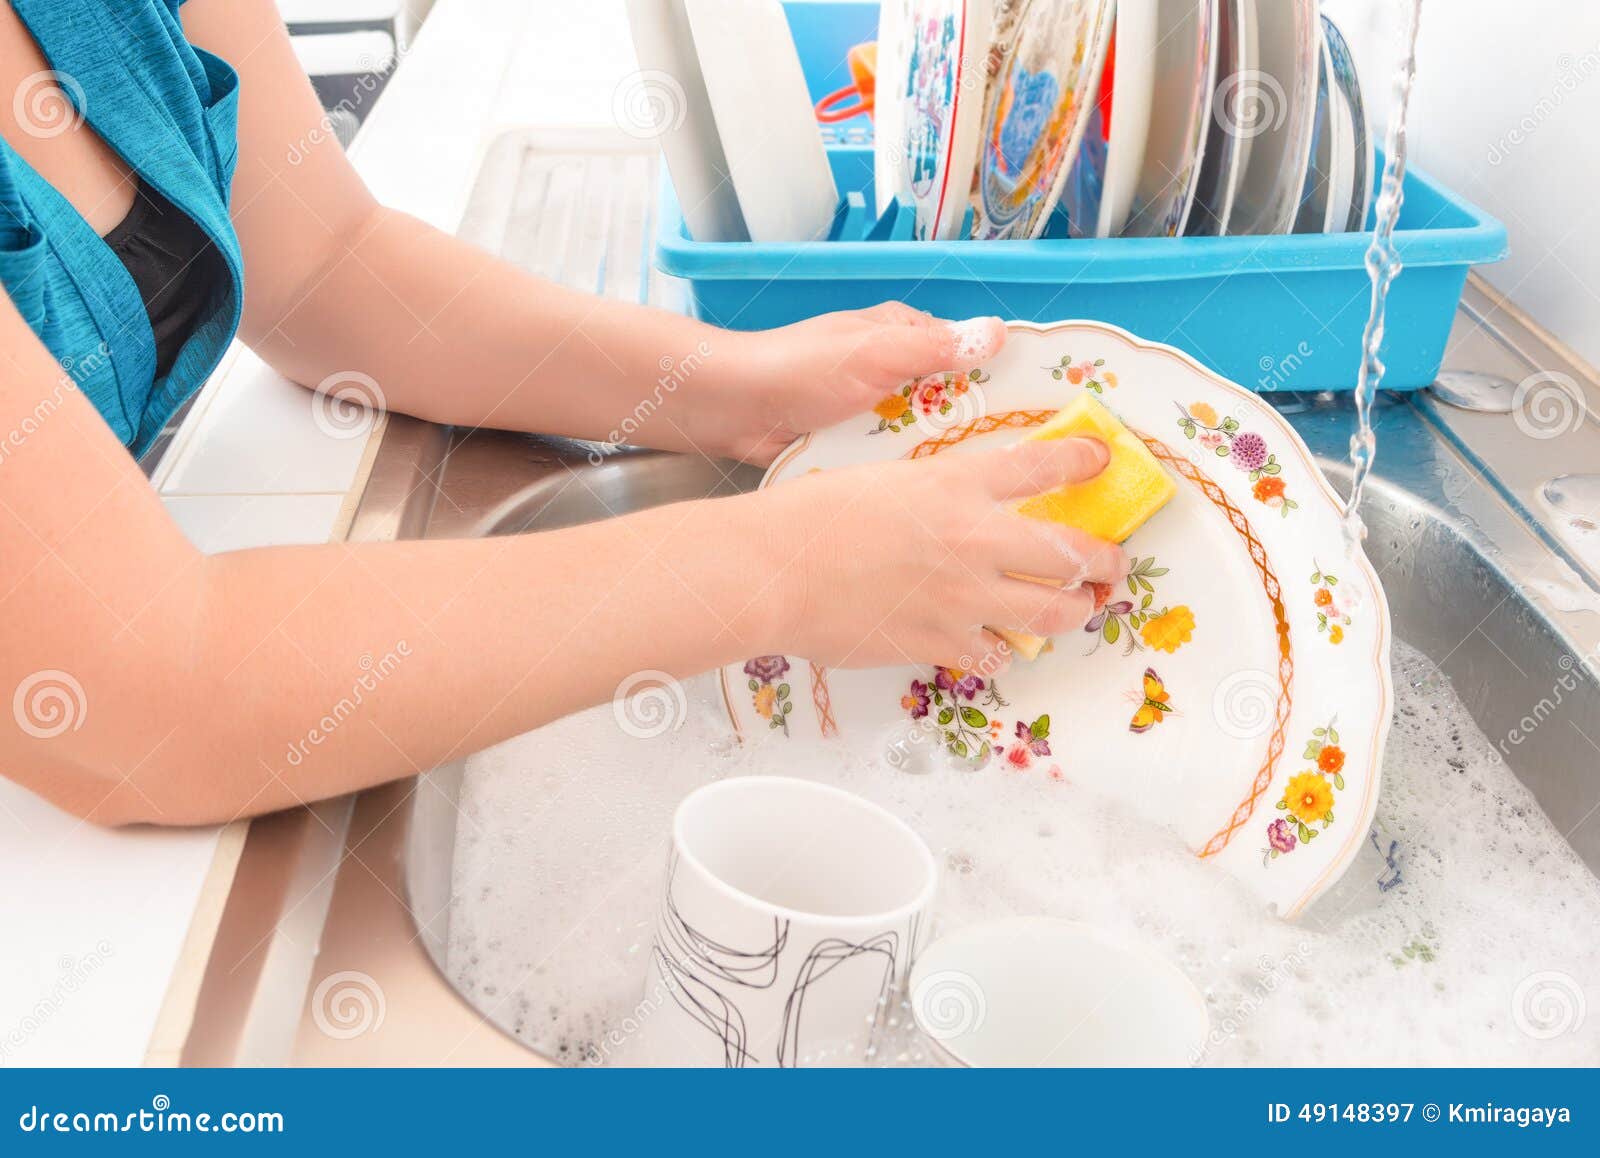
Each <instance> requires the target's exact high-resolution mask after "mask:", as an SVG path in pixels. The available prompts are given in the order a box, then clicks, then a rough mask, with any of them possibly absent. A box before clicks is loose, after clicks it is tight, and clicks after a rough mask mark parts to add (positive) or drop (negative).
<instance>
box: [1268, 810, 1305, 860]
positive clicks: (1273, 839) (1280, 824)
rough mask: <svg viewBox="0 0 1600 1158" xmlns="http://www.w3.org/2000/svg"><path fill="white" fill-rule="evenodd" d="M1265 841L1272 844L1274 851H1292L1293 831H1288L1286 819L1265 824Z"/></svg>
mask: <svg viewBox="0 0 1600 1158" xmlns="http://www.w3.org/2000/svg"><path fill="white" fill-rule="evenodd" d="M1267 843H1268V844H1270V845H1271V846H1272V851H1274V852H1293V851H1294V846H1295V843H1296V842H1295V837H1294V833H1292V832H1290V831H1289V822H1288V821H1287V820H1274V821H1273V822H1272V823H1271V824H1269V825H1267ZM1296 863H1298V862H1296Z"/></svg>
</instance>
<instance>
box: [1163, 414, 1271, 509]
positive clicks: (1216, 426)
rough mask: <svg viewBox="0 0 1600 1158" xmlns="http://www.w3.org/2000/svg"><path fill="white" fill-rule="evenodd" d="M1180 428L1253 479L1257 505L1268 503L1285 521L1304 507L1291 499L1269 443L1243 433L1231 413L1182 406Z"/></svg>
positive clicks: (1244, 431) (1202, 445)
mask: <svg viewBox="0 0 1600 1158" xmlns="http://www.w3.org/2000/svg"><path fill="white" fill-rule="evenodd" d="M1178 414H1179V415H1180V417H1179V418H1178V429H1180V430H1182V431H1183V436H1184V437H1185V438H1187V439H1190V440H1192V441H1194V442H1196V443H1198V444H1199V446H1200V448H1201V449H1202V450H1209V451H1211V452H1212V453H1213V454H1215V455H1216V456H1217V457H1218V458H1225V459H1227V460H1228V462H1229V463H1230V464H1231V465H1233V466H1235V467H1237V468H1238V469H1239V470H1242V471H1244V472H1245V473H1246V474H1247V475H1249V476H1250V482H1251V487H1250V494H1251V497H1253V498H1254V499H1255V500H1256V501H1257V502H1259V503H1265V504H1266V505H1267V506H1269V507H1271V508H1273V509H1274V510H1276V511H1277V512H1278V513H1279V514H1281V515H1283V516H1284V517H1285V518H1287V517H1288V516H1289V512H1290V511H1292V510H1295V509H1296V508H1298V507H1299V506H1300V504H1299V503H1297V502H1295V501H1294V500H1293V499H1291V498H1290V497H1289V488H1288V484H1287V483H1285V482H1284V481H1283V478H1282V475H1283V465H1282V464H1281V463H1279V462H1278V456H1277V455H1276V454H1274V453H1272V452H1271V451H1270V450H1268V448H1267V440H1266V439H1265V438H1262V437H1261V435H1259V434H1256V433H1255V432H1253V431H1249V430H1241V429H1240V426H1239V420H1238V419H1237V418H1235V417H1233V416H1232V415H1231V414H1230V415H1227V416H1225V417H1223V416H1219V415H1218V414H1217V410H1216V407H1214V406H1212V405H1211V403H1209V402H1191V403H1190V404H1189V405H1188V406H1184V405H1183V404H1182V403H1179V404H1178Z"/></svg>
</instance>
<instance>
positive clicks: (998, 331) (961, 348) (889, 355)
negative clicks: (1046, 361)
mask: <svg viewBox="0 0 1600 1158" xmlns="http://www.w3.org/2000/svg"><path fill="white" fill-rule="evenodd" d="M882 341H883V345H882V347H881V349H882V351H883V357H884V360H885V361H886V362H887V364H888V369H889V372H890V373H891V374H892V375H894V376H895V377H898V378H918V377H921V376H922V375H924V374H933V373H937V372H938V371H940V370H970V369H971V368H972V367H974V366H976V365H978V364H979V363H980V362H986V361H988V360H989V359H990V358H992V357H994V356H995V354H997V353H999V351H1000V347H1001V346H1003V345H1005V342H1006V325H1005V323H1004V322H1003V321H1001V320H1000V319H999V318H967V319H966V320H965V321H959V322H949V321H945V320H944V319H942V318H934V317H928V316H926V315H924V316H922V317H919V318H916V319H913V320H910V321H906V322H901V323H898V324H895V325H891V326H886V327H884V334H883V339H882Z"/></svg>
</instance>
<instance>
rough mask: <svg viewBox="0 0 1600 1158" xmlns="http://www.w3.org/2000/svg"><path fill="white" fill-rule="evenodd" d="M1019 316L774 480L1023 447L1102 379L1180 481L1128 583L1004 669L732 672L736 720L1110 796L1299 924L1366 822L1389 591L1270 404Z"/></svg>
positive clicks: (742, 668) (811, 744) (1386, 685)
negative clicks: (999, 339) (993, 348)
mask: <svg viewBox="0 0 1600 1158" xmlns="http://www.w3.org/2000/svg"><path fill="white" fill-rule="evenodd" d="M1010 331H1011V334H1010V341H1009V342H1008V343H1007V345H1006V348H1005V350H1004V351H1003V352H1002V353H1001V354H1000V356H999V357H997V358H995V359H993V360H992V361H991V362H990V363H988V364H986V365H984V366H978V367H963V368H961V369H960V370H959V371H957V372H952V373H947V374H940V375H934V376H931V377H928V378H924V379H920V380H918V381H916V382H910V383H907V384H906V385H905V386H904V387H902V388H901V389H900V390H899V391H897V392H896V393H894V394H892V395H890V396H889V397H888V398H885V399H884V400H883V401H882V402H881V403H879V404H878V406H877V407H876V408H875V409H874V411H873V412H871V413H869V414H865V415H862V416H861V417H859V418H856V419H853V420H851V421H848V422H845V423H842V424H840V425H838V426H835V427H833V428H831V429H829V430H825V431H820V432H818V433H815V434H812V435H808V436H806V437H805V438H802V439H801V440H799V441H798V442H796V443H795V444H794V445H793V446H791V447H789V449H788V450H786V451H785V452H784V453H783V454H782V455H780V456H779V457H778V459H777V461H776V462H774V463H773V465H772V468H771V469H770V470H769V471H768V472H767V475H766V478H765V479H764V480H763V481H762V484H761V485H762V486H770V485H772V484H773V483H774V482H777V481H780V480H782V479H787V478H794V477H797V476H799V475H801V474H805V473H807V472H809V471H813V470H828V469H832V468H835V467H841V466H848V465H852V464H855V463H862V462H871V461H881V460H884V459H889V458H920V457H924V456H927V455H933V454H946V453H948V454H963V453H968V452H969V451H970V450H971V449H972V448H973V447H975V446H979V445H983V446H992V445H995V444H997V443H1000V442H1004V441H1014V440H1016V439H1019V438H1021V437H1023V436H1024V435H1025V434H1026V433H1027V431H1028V430H1029V429H1031V428H1033V427H1035V426H1038V425H1040V424H1041V423H1043V422H1044V421H1045V420H1046V419H1048V418H1049V417H1050V416H1051V415H1053V414H1054V413H1055V412H1056V411H1057V410H1059V409H1060V408H1061V407H1062V406H1064V405H1066V404H1067V403H1068V402H1070V401H1071V400H1072V399H1073V398H1074V397H1076V396H1077V395H1078V394H1080V393H1081V392H1083V391H1091V392H1093V393H1094V394H1096V395H1098V396H1099V397H1100V399H1101V400H1102V401H1104V402H1105V403H1106V404H1107V405H1108V406H1109V407H1111V408H1112V409H1113V410H1114V411H1116V412H1117V413H1118V414H1119V415H1120V416H1121V418H1122V419H1123V421H1124V422H1126V423H1127V424H1128V425H1129V426H1130V427H1132V428H1133V429H1134V431H1135V432H1136V433H1137V434H1138V435H1139V436H1140V437H1141V438H1142V439H1143V440H1144V442H1145V444H1146V445H1147V446H1149V447H1150V449H1151V451H1152V452H1153V453H1154V454H1155V455H1156V457H1157V458H1158V459H1159V460H1160V461H1161V462H1162V463H1163V464H1164V465H1165V466H1166V467H1167V469H1168V470H1170V471H1171V472H1172V473H1173V475H1174V476H1175V477H1176V478H1177V480H1178V484H1179V486H1178V493H1177V496H1176V497H1175V498H1174V499H1173V500H1172V502H1171V503H1169V504H1168V505H1167V507H1166V508H1165V509H1163V510H1162V511H1161V512H1160V513H1159V514H1157V515H1156V516H1155V517H1154V518H1153V519H1152V520H1151V521H1150V522H1149V523H1147V524H1146V525H1145V526H1144V527H1143V528H1141V529H1140V530H1139V531H1138V532H1137V533H1136V534H1135V535H1134V536H1133V538H1132V539H1130V540H1129V541H1128V543H1127V552H1128V557H1129V560H1130V572H1129V574H1128V576H1127V578H1126V579H1125V580H1124V581H1123V582H1122V583H1120V584H1117V585H1115V586H1113V587H1112V588H1110V589H1102V590H1100V591H1097V593H1096V595H1097V604H1098V610H1097V612H1096V614H1095V616H1094V618H1093V619H1092V620H1091V621H1090V622H1089V624H1088V625H1087V626H1086V627H1085V628H1084V630H1082V631H1080V632H1075V633H1071V634H1069V635H1064V636H1058V637H1057V638H1056V639H1055V640H1054V646H1053V648H1052V649H1051V650H1050V651H1048V652H1047V653H1046V654H1044V655H1042V656H1040V657H1039V659H1038V660H1036V661H1034V662H1033V663H1022V662H1018V663H1015V664H1013V665H1012V666H1011V667H1010V668H1009V669H1007V670H1006V671H1004V672H1002V673H998V674H995V675H986V674H985V673H983V672H981V671H957V670H951V669H943V668H936V667H910V666H906V667H892V668H876V669H871V670H842V669H826V670H825V669H823V668H821V667H818V666H817V665H815V664H812V663H810V662H808V661H806V660H805V659H802V658H800V657H797V656H756V657H752V658H751V659H749V660H748V661H747V662H745V663H743V664H734V665H730V666H728V667H727V668H725V669H723V672H722V689H723V695H724V698H725V701H726V706H727V709H728V712H729V714H730V716H731V717H732V720H733V724H734V727H735V729H736V730H737V731H738V732H739V734H740V735H741V736H742V737H745V738H747V739H749V738H754V737H758V736H759V737H765V738H766V739H767V740H768V741H769V742H772V743H782V744H788V745H794V746H796V747H797V748H802V749H813V750H815V749H816V748H818V747H822V746H832V745H837V744H841V743H842V744H848V745H849V746H850V747H851V748H852V750H856V751H860V752H862V753H863V754H873V753H874V752H877V753H878V754H889V755H890V756H891V757H899V758H900V759H894V760H892V762H901V761H902V760H903V759H904V758H907V754H908V753H910V757H909V758H913V759H916V758H921V759H926V758H927V757H928V755H929V754H930V753H937V752H939V751H941V750H942V751H943V752H945V753H948V754H950V755H952V756H953V757H954V758H955V763H956V766H957V767H959V768H962V769H964V770H969V771H970V774H973V775H985V776H1017V775H1022V776H1042V777H1049V778H1052V779H1055V780H1061V781H1073V782H1076V783H1079V784H1082V785H1085V786H1088V787H1091V788H1093V789H1094V790H1095V791H1098V792H1103V793H1106V794H1108V795H1112V796H1115V797H1117V798H1120V799H1122V800H1125V801H1126V802H1127V803H1128V804H1130V805H1131V806H1132V807H1134V808H1136V809H1139V810H1140V811H1141V812H1142V813H1143V814H1144V815H1146V816H1148V817H1149V818H1150V819H1151V820H1153V821H1156V822H1159V823H1161V824H1164V825H1166V826H1168V827H1169V828H1171V829H1173V830H1175V831H1176V832H1177V833H1178V834H1179V835H1180V836H1181V837H1182V838H1183V839H1184V840H1185V841H1187V842H1188V843H1189V845H1190V846H1191V847H1192V848H1193V849H1194V850H1195V851H1196V853H1197V854H1198V855H1199V856H1201V857H1202V858H1205V859H1209V860H1213V861H1215V862H1216V863H1217V864H1218V865H1220V866H1221V867H1223V868H1224V869H1226V870H1227V871H1228V872H1230V873H1232V874H1233V875H1235V876H1236V877H1238V878H1239V879H1241V880H1242V881H1243V882H1244V883H1245V884H1246V885H1247V886H1248V887H1250V888H1251V889H1253V890H1254V891H1255V892H1256V893H1258V894H1259V895H1260V896H1262V897H1263V899H1264V900H1266V901H1267V902H1269V903H1271V904H1273V905H1274V906H1276V908H1277V911H1278V912H1279V913H1280V914H1282V915H1284V916H1293V915H1294V914H1296V913H1298V912H1299V911H1300V910H1301V909H1302V908H1304V907H1305V905H1306V904H1308V903H1309V902H1310V901H1311V900H1312V899H1313V898H1314V897H1315V896H1316V895H1317V894H1318V893H1319V892H1321V891H1322V890H1323V889H1325V888H1327V887H1329V886H1330V885H1331V884H1333V883H1334V881H1336V880H1337V879H1338V877H1339V875H1340V874H1341V873H1342V872H1343V871H1344V870H1345V868H1347V867H1348V866H1349V864H1350V862H1351V860H1352V859H1353V858H1354V856H1355V854H1356V851H1357V849H1358V848H1359V847H1360V846H1361V842H1362V841H1363V840H1364V839H1365V837H1366V833H1367V829H1368V827H1369V825H1370V822H1371V820H1372V815H1373V810H1374V808H1375V807H1376V805H1377V798H1378V779H1379V773H1380V769H1381V762H1382V757H1383V744H1384V739H1385V737H1386V735H1387V733H1388V729H1389V714H1390V707H1391V704H1392V701H1393V689H1392V686H1391V681H1390V674H1389V612H1388V605H1387V603H1386V602H1385V600H1384V597H1383V590H1382V588H1381V587H1380V586H1379V583H1378V579H1377V576H1376V574H1375V573H1374V572H1373V570H1372V568H1371V566H1370V565H1369V564H1368V563H1367V561H1366V559H1365V557H1364V556H1360V555H1358V556H1357V557H1356V558H1355V559H1353V560H1352V559H1350V558H1348V557H1347V556H1346V554H1345V548H1344V540H1343V532H1342V521H1341V518H1342V503H1341V501H1340V499H1339V497H1338V495H1337V494H1336V493H1335V492H1334V490H1333V489H1332V487H1331V486H1329V484H1328V482H1327V480H1326V479H1325V478H1324V477H1323V475H1322V473H1321V471H1320V470H1318V468H1317V466H1316V464H1315V463H1314V462H1313V460H1312V458H1311V455H1310V452H1309V451H1308V450H1307V449H1306V447H1305V444H1304V443H1303V442H1302V441H1301V440H1300V437H1299V436H1298V435H1297V434H1296V433H1295V432H1294V430H1293V429H1292V428H1291V427H1290V426H1289V425H1288V423H1286V422H1285V421H1284V420H1283V419H1282V418H1281V417H1280V416H1279V415H1278V413H1277V412H1276V411H1275V410H1273V408H1272V407H1271V406H1269V405H1267V404H1266V403H1265V402H1263V401H1262V400H1261V399H1260V398H1258V397H1256V396H1255V395H1253V394H1251V393H1249V392H1248V391H1245V390H1243V389H1241V388H1240V387H1238V386H1235V385H1234V384H1233V383H1231V382H1228V381H1225V380H1224V379H1222V378H1219V377H1218V376H1217V375H1215V374H1213V373H1212V372H1211V371H1209V370H1206V369H1205V368H1204V367H1202V366H1200V365H1199V364H1198V363H1196V362H1195V361H1194V360H1193V359H1191V358H1189V357H1188V356H1187V355H1185V354H1183V353H1180V352H1179V351H1177V350H1173V349H1171V348H1170V347H1166V346H1161V345H1156V344H1152V343H1147V342H1143V341H1140V340H1139V339H1137V338H1135V337H1133V336H1132V335H1131V334H1128V333H1127V332H1125V331H1123V330H1119V329H1117V328H1115V327H1113V326H1108V325H1104V324H1101V323H1098V322H1063V323H1059V324H1056V325H1051V326H1036V325H1032V324H1029V323H1022V322H1016V323H1012V324H1011V326H1010ZM929 497H930V500H933V501H936V496H929ZM797 754H799V753H797ZM930 790H936V789H930Z"/></svg>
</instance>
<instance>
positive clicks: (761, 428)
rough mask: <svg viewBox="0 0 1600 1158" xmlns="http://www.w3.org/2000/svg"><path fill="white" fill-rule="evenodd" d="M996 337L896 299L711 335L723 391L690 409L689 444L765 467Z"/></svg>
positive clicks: (986, 327) (989, 328)
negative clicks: (726, 353) (805, 438)
mask: <svg viewBox="0 0 1600 1158" xmlns="http://www.w3.org/2000/svg"><path fill="white" fill-rule="evenodd" d="M1005 340H1006V328H1005V325H1004V323H1003V322H1001V320H1000V319H999V318H971V319H968V320H966V321H960V322H949V321H944V320H941V319H939V318H935V317H933V316H932V315H930V314H925V313H923V312H922V311H921V310H914V309H912V308H911V307H910V306H907V305H904V304H902V303H900V302H884V303H883V304H882V305H878V306H873V307H872V308H871V309H866V310H848V311H844V312H841V313H835V314H822V315H820V316H819V317H815V318H808V319H806V320H805V321H803V322H796V323H794V324H793V325H790V326H784V327H782V328H780V329H776V330H763V331H757V332H753V333H746V334H735V333H723V334H719V335H718V336H717V340H715V341H713V342H712V343H711V345H712V348H713V349H730V350H731V352H732V353H733V357H732V358H731V359H730V360H729V361H728V362H726V363H724V364H723V365H722V366H720V367H719V376H723V377H724V382H723V385H724V388H723V389H720V390H717V391H714V392H712V393H711V396H708V397H706V398H705V400H704V404H703V405H704V406H705V409H702V407H701V406H700V405H697V406H696V408H695V409H696V410H697V411H698V413H696V414H695V416H694V417H695V419H696V421H694V422H693V426H694V427H696V428H697V429H696V432H695V441H696V442H697V443H698V444H699V445H701V446H702V448H703V449H705V450H707V451H708V453H713V454H719V455H723V456H725V457H728V458H736V459H740V460H742V461H744V462H751V463H756V464H758V465H761V466H765V465H767V464H768V463H770V462H771V461H772V460H773V459H774V458H776V457H777V455H778V452H779V451H781V450H782V449H783V448H784V447H786V446H788V445H789V444H790V443H791V442H793V441H794V440H795V439H796V438H798V437H799V436H800V435H802V434H804V433H806V432H807V431H811V430H818V429H821V428H823V427H826V426H831V425H833V424H834V423H836V422H841V421H843V420H844V419H846V418H849V417H850V416H851V415H853V414H864V413H866V412H867V411H870V410H871V409H872V408H873V407H874V406H875V405H877V404H878V403H880V402H883V401H884V400H885V399H886V398H888V397H889V395H891V394H893V393H895V392H896V391H898V390H899V389H900V388H901V387H902V386H904V385H905V384H906V382H908V381H910V380H912V379H914V378H919V377H922V376H923V375H926V374H933V373H937V372H939V371H944V370H954V371H959V372H961V373H962V374H965V373H967V372H968V371H970V370H971V369H973V368H974V367H976V366H978V365H979V364H980V363H982V362H984V361H987V360H988V359H990V358H992V357H993V356H994V355H995V353H996V352H998V351H999V349H1000V347H1001V346H1002V345H1004V344H1005ZM912 404H913V403H912V402H910V401H908V402H907V406H908V407H909V406H911V405H912Z"/></svg>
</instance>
